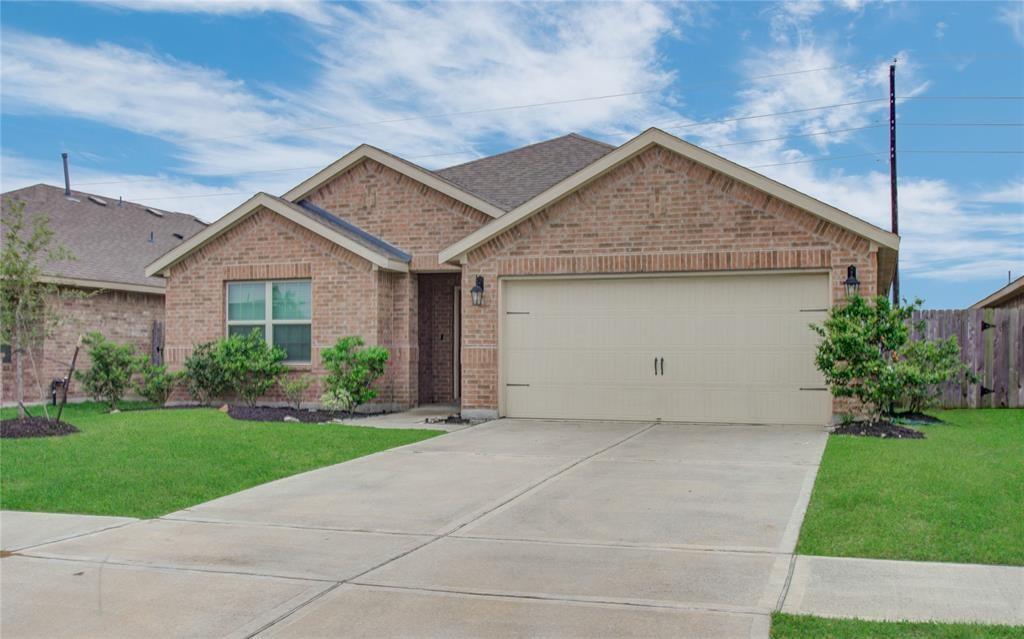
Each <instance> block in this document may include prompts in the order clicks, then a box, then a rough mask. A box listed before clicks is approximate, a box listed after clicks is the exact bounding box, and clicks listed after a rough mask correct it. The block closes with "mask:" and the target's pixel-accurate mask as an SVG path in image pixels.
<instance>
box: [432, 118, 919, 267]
mask: <svg viewBox="0 0 1024 639" xmlns="http://www.w3.org/2000/svg"><path fill="white" fill-rule="evenodd" d="M654 145H659V146H662V147H664V148H667V149H668V150H670V151H673V152H676V153H679V154H680V155H682V156H683V157H686V158H688V159H690V160H692V161H694V162H697V163H699V164H702V165H704V166H707V167H708V168H711V169H713V170H716V171H719V172H721V173H724V174H726V175H728V176H730V177H732V178H733V179H736V180H738V181H740V182H743V183H744V184H747V185H749V186H751V187H753V188H756V189H758V190H760V191H763V192H766V193H768V194H769V195H772V196H774V197H777V198H779V199H781V200H783V201H786V202H788V203H790V204H792V205H794V206H796V207H798V208H800V209H802V210H805V211H808V212H810V213H812V214H814V215H817V216H818V217H820V218H822V219H825V220H827V221H829V222H832V223H833V224H836V225H838V226H840V227H842V228H845V229H847V230H848V231H850V232H852V233H855V234H856V235H858V236H861V237H864V238H865V239H867V240H870V241H873V242H876V243H878V244H879V245H880V246H884V247H886V248H889V249H892V250H894V251H898V250H899V243H900V238H899V236H898V235H896V234H894V233H890V232H889V231H886V230H884V229H881V228H879V227H877V226H874V225H873V224H870V223H868V222H865V221H864V220H862V219H860V218H858V217H855V216H853V215H850V214H849V213H846V212H845V211H842V210H840V209H837V208H835V207H834V206H831V205H829V204H826V203H824V202H822V201H820V200H817V199H815V198H812V197H811V196H809V195H807V194H805V193H801V192H800V191H797V190H796V189H794V188H792V187H789V186H786V185H784V184H782V183H780V182H776V181H775V180H772V179H771V178H769V177H766V176H764V175H761V174H760V173H757V172H756V171H753V170H751V169H748V168H746V167H744V166H740V165H739V164H736V163H735V162H732V161H730V160H726V159H725V158H723V157H721V156H719V155H715V154H714V153H711V152H710V151H707V150H705V149H702V148H700V147H698V146H695V145H693V144H690V143H689V142H685V141H684V140H681V139H679V138H677V137H675V136H673V135H670V134H668V133H665V132H664V131H662V130H660V129H648V130H647V131H644V132H643V133H641V134H640V135H638V136H637V137H635V138H633V139H632V140H630V141H628V142H626V143H625V144H623V145H622V146H620V147H619V148H617V149H615V150H614V151H612V152H611V153H609V154H608V155H605V156H604V157H602V158H600V159H598V160H597V161H595V162H594V163H592V164H590V165H588V166H587V167H585V168H583V169H582V170H580V171H578V172H577V173H574V174H573V175H570V176H569V177H567V178H566V179H564V180H562V181H561V182H559V183H558V184H555V185H554V186H552V187H551V188H549V189H547V190H546V191H544V192H543V193H540V194H539V195H537V196H535V197H533V198H531V199H529V200H527V201H526V202H524V203H523V204H521V205H520V206H518V207H516V208H515V209H513V210H512V211H509V212H508V213H506V214H505V215H504V216H502V217H501V218H499V219H497V220H494V221H493V222H490V223H488V224H486V225H485V226H483V227H481V228H479V229H477V230H476V231H475V232H473V233H471V234H470V235H468V236H466V237H465V238H463V239H461V240H459V241H458V242H456V243H454V244H452V245H451V246H449V247H448V248H446V249H445V250H443V251H441V253H440V254H439V255H438V260H439V261H440V262H453V261H457V260H459V259H460V258H462V257H464V256H465V255H467V254H468V253H470V252H471V251H473V250H474V249H476V248H479V247H480V246H482V245H483V244H486V243H487V242H488V241H490V240H491V239H493V238H494V237H496V236H498V235H500V234H501V233H503V232H505V231H507V230H508V229H510V228H512V227H514V226H515V225H516V224H518V223H519V222H521V221H523V220H525V219H526V218H528V217H530V216H531V215H533V214H534V213H536V212H538V211H540V210H542V209H544V208H546V207H548V206H551V205H552V204H554V203H555V202H557V201H558V200H560V199H562V198H563V197H566V196H567V195H569V194H570V193H573V192H574V191H576V190H578V189H580V188H583V187H584V186H586V185H587V184H589V183H590V182H592V181H594V180H596V179H597V178H599V177H601V176H602V175H604V174H606V173H608V172H609V171H611V170H613V169H614V168H616V167H617V166H619V165H621V164H623V163H625V162H627V161H629V160H630V159H631V158H633V157H634V156H636V155H638V154H640V153H642V152H643V151H645V150H647V149H648V148H650V147H651V146H654Z"/></svg>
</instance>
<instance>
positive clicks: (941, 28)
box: [935, 21, 949, 40]
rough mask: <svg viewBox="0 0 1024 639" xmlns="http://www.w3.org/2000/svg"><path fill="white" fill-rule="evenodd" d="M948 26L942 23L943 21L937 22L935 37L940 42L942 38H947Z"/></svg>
mask: <svg viewBox="0 0 1024 639" xmlns="http://www.w3.org/2000/svg"><path fill="white" fill-rule="evenodd" d="M948 26H949V25H948V24H946V23H945V22H941V21H940V22H936V23H935V37H936V38H937V39H939V40H941V39H942V38H944V37H946V28H947V27H948Z"/></svg>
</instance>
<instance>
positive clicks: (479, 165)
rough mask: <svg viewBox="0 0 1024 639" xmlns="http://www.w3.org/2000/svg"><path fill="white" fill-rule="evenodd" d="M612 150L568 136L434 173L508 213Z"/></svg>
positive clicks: (608, 146)
mask: <svg viewBox="0 0 1024 639" xmlns="http://www.w3.org/2000/svg"><path fill="white" fill-rule="evenodd" d="M614 149H615V147H614V146H612V145H610V144H605V143H604V142H599V141H597V140H592V139H590V138H587V137H584V136H582V135H579V134H578V133H570V134H569V135H563V136H562V137H559V138H554V139H553V140H545V141H544V142H537V143H536V144H531V145H529V146H524V147H521V148H518V149H513V150H511V151H506V152H504V153H499V154H497V155H492V156H489V157H485V158H480V159H479V160H473V161H472V162H466V163H465V164H458V165H456V166H450V167H448V168H446V169H440V170H438V171H435V173H437V174H438V175H440V176H441V177H443V178H445V179H447V180H448V181H450V182H452V183H454V184H457V185H458V186H460V187H462V188H463V189H465V190H467V191H469V192H471V193H475V194H477V195H479V196H480V197H482V198H484V199H485V200H487V201H488V202H491V203H493V204H495V205H497V206H499V207H500V208H501V209H502V210H505V211H511V210H512V209H514V208H516V207H517V206H519V205H520V204H522V203H523V202H525V201H527V200H529V199H530V198H531V197H533V196H535V195H537V194H538V193H541V192H543V191H545V190H546V189H548V188H550V187H552V186H554V185H555V184H557V183H558V182H561V181H562V180H564V179H565V178H567V177H569V176H570V175H572V174H573V173H576V172H577V171H579V170H581V169H582V168H583V167H585V166H587V165H588V164H590V163H592V162H594V161H595V160H597V159H599V158H601V157H604V156H605V155H608V154H609V153H611V152H612V151H613V150H614Z"/></svg>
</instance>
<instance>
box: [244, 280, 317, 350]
mask: <svg viewBox="0 0 1024 639" xmlns="http://www.w3.org/2000/svg"><path fill="white" fill-rule="evenodd" d="M226 297H227V307H228V308H227V330H226V332H227V334H228V335H234V334H243V335H248V334H249V333H251V332H252V330H253V329H254V328H256V329H259V330H260V332H262V333H263V339H265V340H267V342H269V343H270V344H273V345H275V346H280V347H281V348H283V349H284V352H285V353H286V356H285V361H286V362H289V363H292V364H308V363H309V362H310V361H311V358H310V355H311V351H312V341H313V340H312V317H313V315H312V287H311V285H310V282H309V280H278V281H267V282H228V283H227V296H226Z"/></svg>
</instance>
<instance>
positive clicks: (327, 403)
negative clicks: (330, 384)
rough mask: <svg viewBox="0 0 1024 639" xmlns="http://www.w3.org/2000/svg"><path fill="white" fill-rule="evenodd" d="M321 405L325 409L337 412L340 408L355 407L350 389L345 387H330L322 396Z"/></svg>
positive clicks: (349, 408)
mask: <svg viewBox="0 0 1024 639" xmlns="http://www.w3.org/2000/svg"><path fill="white" fill-rule="evenodd" d="M320 405H321V406H323V407H324V409H325V410H329V411H331V412H332V413H336V412H338V411H339V410H352V409H353V408H355V406H353V404H352V396H351V395H349V394H348V391H347V390H345V389H344V388H328V389H327V390H326V391H325V392H324V394H323V395H321V396H320Z"/></svg>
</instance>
